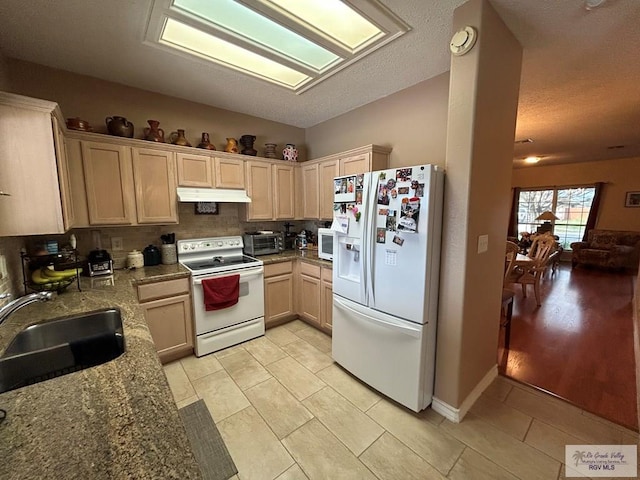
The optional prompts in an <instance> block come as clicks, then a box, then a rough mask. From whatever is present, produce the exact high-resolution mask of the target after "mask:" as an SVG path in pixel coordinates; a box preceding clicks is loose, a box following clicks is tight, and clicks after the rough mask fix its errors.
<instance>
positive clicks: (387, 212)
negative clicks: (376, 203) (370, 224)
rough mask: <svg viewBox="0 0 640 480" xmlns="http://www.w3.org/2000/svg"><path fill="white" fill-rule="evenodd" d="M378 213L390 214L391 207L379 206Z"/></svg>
mask: <svg viewBox="0 0 640 480" xmlns="http://www.w3.org/2000/svg"><path fill="white" fill-rule="evenodd" d="M378 215H383V216H386V215H389V209H388V208H379V209H378Z"/></svg>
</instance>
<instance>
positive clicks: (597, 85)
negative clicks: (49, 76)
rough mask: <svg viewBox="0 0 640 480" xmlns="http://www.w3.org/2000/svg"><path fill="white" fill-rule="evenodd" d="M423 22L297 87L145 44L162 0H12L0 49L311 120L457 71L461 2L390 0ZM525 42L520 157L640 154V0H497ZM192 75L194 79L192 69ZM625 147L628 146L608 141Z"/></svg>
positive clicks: (6, 3) (413, 21)
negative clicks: (454, 56) (452, 46)
mask: <svg viewBox="0 0 640 480" xmlns="http://www.w3.org/2000/svg"><path fill="white" fill-rule="evenodd" d="M382 3H384V4H385V5H386V6H388V7H389V8H390V9H391V10H393V11H394V12H395V13H396V14H397V15H398V16H399V17H401V18H402V19H403V20H404V21H406V22H407V23H408V24H410V25H411V26H412V28H413V29H412V30H411V31H410V32H409V33H407V34H406V35H404V36H403V37H401V38H400V39H399V40H398V41H396V42H393V43H392V44H390V45H388V46H386V47H384V48H382V49H380V50H378V51H376V52H375V53H373V54H372V55H370V56H369V57H367V58H366V59H365V60H363V61H361V62H359V63H357V64H355V65H353V66H351V67H349V68H347V69H345V70H343V71H341V72H339V73H338V74H336V75H334V76H333V77H331V78H329V79H328V80H326V81H324V82H322V83H321V84H319V85H318V86H316V87H314V88H312V89H310V90H309V91H307V92H305V93H303V94H301V95H296V94H294V93H291V92H289V91H286V90H284V89H281V88H280V87H276V86H273V85H270V84H268V83H265V82H262V81H260V80H257V79H253V78H250V77H247V76H244V75H241V74H238V73H234V72H232V71H228V70H226V69H224V68H221V67H218V66H216V65H211V66H208V65H207V66H205V65H204V64H202V63H201V62H198V61H193V60H190V59H187V58H183V57H180V56H178V55H174V54H170V53H165V52H162V51H160V50H158V49H155V48H153V47H150V46H147V45H144V44H143V43H142V41H143V37H144V31H145V28H146V24H147V20H148V16H149V12H150V9H151V4H152V3H151V0H109V1H107V2H105V1H101V0H64V1H58V2H55V4H53V3H52V2H51V1H50V0H2V1H1V2H0V50H1V51H2V53H3V54H4V55H5V56H8V57H12V58H18V59H22V60H27V61H31V62H35V63H39V64H43V65H47V66H51V67H55V68H59V69H63V70H68V71H72V72H76V73H81V74H84V75H90V76H94V77H98V78H102V79H105V80H110V81H113V82H118V83H122V84H126V85H130V86H133V87H138V88H142V89H145V90H150V91H154V92H159V93H163V94H166V95H171V96H175V97H179V98H185V99H188V100H192V101H196V102H200V103H204V104H209V105H214V106H216V107H220V108H225V109H228V110H233V111H237V112H241V113H246V114H250V115H255V116H258V117H262V118H267V119H271V120H275V121H279V122H283V123H286V124H289V125H295V126H298V127H310V126H313V125H315V124H317V123H320V122H322V121H325V120H328V119H330V118H333V117H335V116H338V115H340V114H342V113H345V112H347V111H349V110H352V109H354V108H357V107H359V106H361V105H364V104H367V103H369V102H372V101H374V100H377V99H379V98H382V97H384V96H387V95H390V94H392V93H394V92H397V91H399V90H402V89H404V88H406V87H409V86H411V85H414V84H416V83H418V82H421V81H423V80H426V79H429V78H431V77H434V76H436V75H439V74H441V73H443V72H446V71H447V70H449V63H450V56H449V51H448V44H449V40H450V38H451V34H452V32H451V24H452V17H453V11H454V9H455V8H456V7H457V6H459V5H460V4H462V3H464V2H463V1H462V0H449V1H447V0H428V1H425V0H383V2H382ZM491 3H492V5H493V6H494V7H495V8H496V10H497V11H498V13H499V14H500V15H501V17H502V18H503V19H504V21H505V22H506V24H507V25H508V26H509V28H510V29H511V30H512V32H513V33H514V34H515V36H516V37H517V38H518V40H519V41H520V42H521V44H522V46H523V48H524V57H523V67H522V68H523V70H522V84H521V91H520V103H519V109H518V123H517V135H516V139H521V138H532V139H534V143H531V144H524V145H516V147H515V159H516V160H515V163H516V164H518V163H519V162H520V160H519V159H521V158H523V157H525V156H526V155H529V154H536V155H541V156H543V158H544V163H547V164H548V163H564V162H571V161H588V160H600V159H605V158H619V157H622V156H625V157H627V156H640V81H638V79H639V78H640V61H639V60H638V59H639V58H640V55H638V53H637V52H636V51H635V47H636V46H637V45H639V44H640V28H638V24H639V23H640V1H639V0H608V1H607V3H605V5H604V6H603V7H601V8H599V9H597V10H593V11H591V12H588V11H586V10H585V9H584V7H583V0H563V1H558V0H537V1H526V2H525V1H522V0H491ZM185 72H188V76H187V75H186V74H185ZM614 145H624V146H625V148H618V149H608V148H607V147H608V146H614Z"/></svg>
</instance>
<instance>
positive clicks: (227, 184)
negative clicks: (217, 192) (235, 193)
mask: <svg viewBox="0 0 640 480" xmlns="http://www.w3.org/2000/svg"><path fill="white" fill-rule="evenodd" d="M214 167H215V168H214V170H215V171H214V187H215V188H232V189H243V188H245V178H244V161H243V160H238V159H236V158H220V157H216V158H214Z"/></svg>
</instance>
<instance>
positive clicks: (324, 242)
mask: <svg viewBox="0 0 640 480" xmlns="http://www.w3.org/2000/svg"><path fill="white" fill-rule="evenodd" d="M334 233H335V232H334V231H333V230H331V229H330V228H319V229H318V257H320V258H322V259H323V260H331V261H333V234H334Z"/></svg>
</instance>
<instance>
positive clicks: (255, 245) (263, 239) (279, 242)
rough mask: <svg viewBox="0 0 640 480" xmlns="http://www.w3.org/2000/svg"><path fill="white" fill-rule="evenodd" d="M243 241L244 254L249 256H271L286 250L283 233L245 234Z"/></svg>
mask: <svg viewBox="0 0 640 480" xmlns="http://www.w3.org/2000/svg"><path fill="white" fill-rule="evenodd" d="M243 241H244V253H246V254H247V255H252V256H257V255H270V254H273V253H280V252H282V251H283V250H284V235H283V234H282V233H259V232H250V233H245V234H244V235H243Z"/></svg>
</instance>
